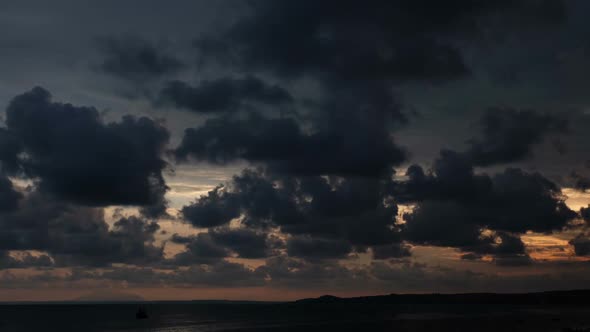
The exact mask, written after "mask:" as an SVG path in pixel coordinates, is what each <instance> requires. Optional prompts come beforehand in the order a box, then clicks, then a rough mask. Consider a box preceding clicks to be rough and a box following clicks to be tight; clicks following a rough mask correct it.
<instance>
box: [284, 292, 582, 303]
mask: <svg viewBox="0 0 590 332" xmlns="http://www.w3.org/2000/svg"><path fill="white" fill-rule="evenodd" d="M293 303H296V304H368V305H398V304H399V305H406V304H429V305H431V304H460V305H469V304H513V305H581V306H590V290H571V291H551V292H539V293H518V294H506V293H501V294H498V293H464V294H390V295H379V296H364V297H351V298H339V297H336V296H331V295H324V296H320V297H318V298H308V299H301V300H297V301H295V302H293Z"/></svg>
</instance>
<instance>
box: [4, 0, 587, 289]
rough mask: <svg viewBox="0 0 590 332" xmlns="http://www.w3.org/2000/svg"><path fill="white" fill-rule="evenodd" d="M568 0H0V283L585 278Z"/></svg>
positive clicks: (336, 283)
mask: <svg viewBox="0 0 590 332" xmlns="http://www.w3.org/2000/svg"><path fill="white" fill-rule="evenodd" d="M589 7H590V3H588V2H587V1H584V0H571V1H567V0H563V1H560V0H515V1H508V0H506V1H504V0H499V1H493V2H492V1H471V0H448V1H434V0H432V1H431V0H418V1H416V0H413V1H409V0H408V1H406V0H399V1H389V0H387V1H386V0H371V1H366V0H365V1H356V0H324V1H315V0H297V1H295V0H294V1H273V0H253V1H229V0H228V1H204V0H203V1H188V0H178V1H173V2H164V1H156V0H141V1H140V0H127V1H115V0H105V1H100V2H96V1H88V0H83V1H73V0H55V1H51V2H48V1H41V0H19V1H2V3H1V4H0V73H1V75H0V114H1V116H0V119H1V125H0V164H1V167H0V300H8V301H13V300H69V299H75V298H78V297H80V296H86V295H87V294H89V293H90V294H100V293H102V294H118V293H132V294H137V295H140V296H142V297H144V298H146V299H203V298H226V299H255V300H285V299H295V298H301V297H308V296H317V295H321V294H326V293H331V294H335V295H341V296H353V295H361V294H362V295H368V294H382V293H391V292H399V293H408V292H473V291H495V292H521V291H539V290H553V289H572V288H587V287H588V282H589V281H590V260H589V258H590V230H589V227H588V226H589V225H590V208H589V207H590V206H589V204H590V192H588V191H587V190H590V148H589V147H588V142H589V139H590V94H588V92H587V88H588V86H589V84H590V38H589V36H590V24H588V23H587V18H586V15H585V14H586V13H587V12H588V10H590V8H589ZM114 296H116V295H114Z"/></svg>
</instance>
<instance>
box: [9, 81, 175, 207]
mask: <svg viewBox="0 0 590 332" xmlns="http://www.w3.org/2000/svg"><path fill="white" fill-rule="evenodd" d="M6 125H7V130H8V131H9V133H10V135H12V136H11V137H16V138H17V139H18V141H19V143H20V144H22V145H21V146H22V151H23V152H24V153H25V157H23V158H21V159H19V160H18V161H19V164H20V165H21V166H22V168H23V169H24V172H25V174H26V175H27V176H29V177H31V178H38V179H39V180H40V181H39V188H40V190H42V191H44V192H48V193H51V194H53V195H56V196H58V197H60V198H63V199H65V200H70V201H73V202H76V203H81V204H85V205H90V206H106V205H140V206H155V207H159V208H155V209H150V210H146V211H151V212H152V214H161V213H162V212H163V210H164V209H165V208H164V206H165V205H166V202H165V199H164V194H165V193H166V191H167V189H168V188H167V186H166V184H165V182H164V179H163V176H162V171H163V170H164V168H165V167H166V165H167V164H166V162H165V161H164V160H163V159H162V156H161V155H162V152H163V150H164V149H165V146H166V144H167V142H168V139H169V136H170V135H169V132H168V130H167V129H166V128H164V127H163V126H162V125H161V124H159V123H157V122H155V121H153V120H151V119H149V118H146V117H140V118H136V117H133V116H125V117H123V119H122V121H121V122H112V123H104V122H103V120H102V119H101V116H100V114H99V112H98V110H96V109H95V108H93V107H83V106H82V107H78V106H74V105H71V104H63V103H58V102H53V101H52V100H51V94H50V93H49V92H48V91H47V90H45V89H43V88H40V87H36V88H34V89H32V90H31V91H28V92H26V93H24V94H21V95H19V96H16V97H15V98H13V99H12V100H11V102H10V104H9V105H8V108H7V109H6Z"/></svg>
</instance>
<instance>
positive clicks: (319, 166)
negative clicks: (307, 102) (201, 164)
mask: <svg viewBox="0 0 590 332" xmlns="http://www.w3.org/2000/svg"><path fill="white" fill-rule="evenodd" d="M355 127H356V128H350V129H351V130H350V131H348V130H347V129H348V127H345V126H343V127H340V128H333V130H332V129H329V130H319V128H318V130H317V131H315V132H312V133H307V132H306V131H305V130H304V129H303V128H301V125H300V124H299V123H298V122H297V121H295V120H294V119H291V118H266V117H264V116H261V115H258V114H251V115H250V116H248V117H247V118H245V119H232V118H225V117H223V118H216V119H211V120H208V121H206V122H205V124H204V125H203V126H201V127H198V128H190V129H187V130H186V131H185V134H184V137H183V140H182V143H181V144H180V146H179V147H178V148H177V149H176V151H175V154H176V156H177V158H178V159H179V160H180V161H184V160H186V159H187V158H192V159H195V160H200V161H207V162H210V163H215V164H227V163H229V162H235V161H239V160H247V161H250V162H253V163H261V164H265V165H268V166H269V167H270V168H271V169H273V170H274V171H276V172H281V173H288V174H304V175H329V174H335V175H347V174H351V175H366V176H379V175H381V174H383V173H389V172H391V167H392V166H393V165H397V164H399V163H400V162H402V161H403V160H404V159H405V152H404V151H403V150H402V149H401V148H400V147H398V146H396V145H395V144H394V142H393V140H392V139H391V137H390V136H389V135H388V134H386V133H385V132H382V131H380V130H379V129H378V128H374V129H375V130H371V127H363V123H362V122H358V123H357V126H355Z"/></svg>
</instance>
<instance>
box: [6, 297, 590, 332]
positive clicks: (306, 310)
mask: <svg viewBox="0 0 590 332" xmlns="http://www.w3.org/2000/svg"><path fill="white" fill-rule="evenodd" d="M143 306H144V307H145V308H146V310H147V312H148V314H149V318H148V319H145V320H137V319H136V318H135V313H136V311H137V309H138V307H139V305H138V304H131V303H128V304H27V305H0V331H1V332H5V331H6V332H17V331H18V332H20V331H79V332H84V331H90V332H98V331H100V332H107V331H138V332H139V331H154V332H155V331H169V332H173V331H175V332H185V331H186V332H189V331H306V332H311V331H562V330H563V329H565V328H576V329H585V328H588V327H590V310H588V308H580V307H556V306H552V307H551V306H550V307H545V306H510V305H469V306H465V305H440V304H436V305H428V304H421V305H395V306H387V305H366V304H365V305H339V304H293V303H282V304H277V303H275V304H264V303H263V304H260V303H253V304H243V303H240V304H236V303H148V304H144V305H143Z"/></svg>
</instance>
